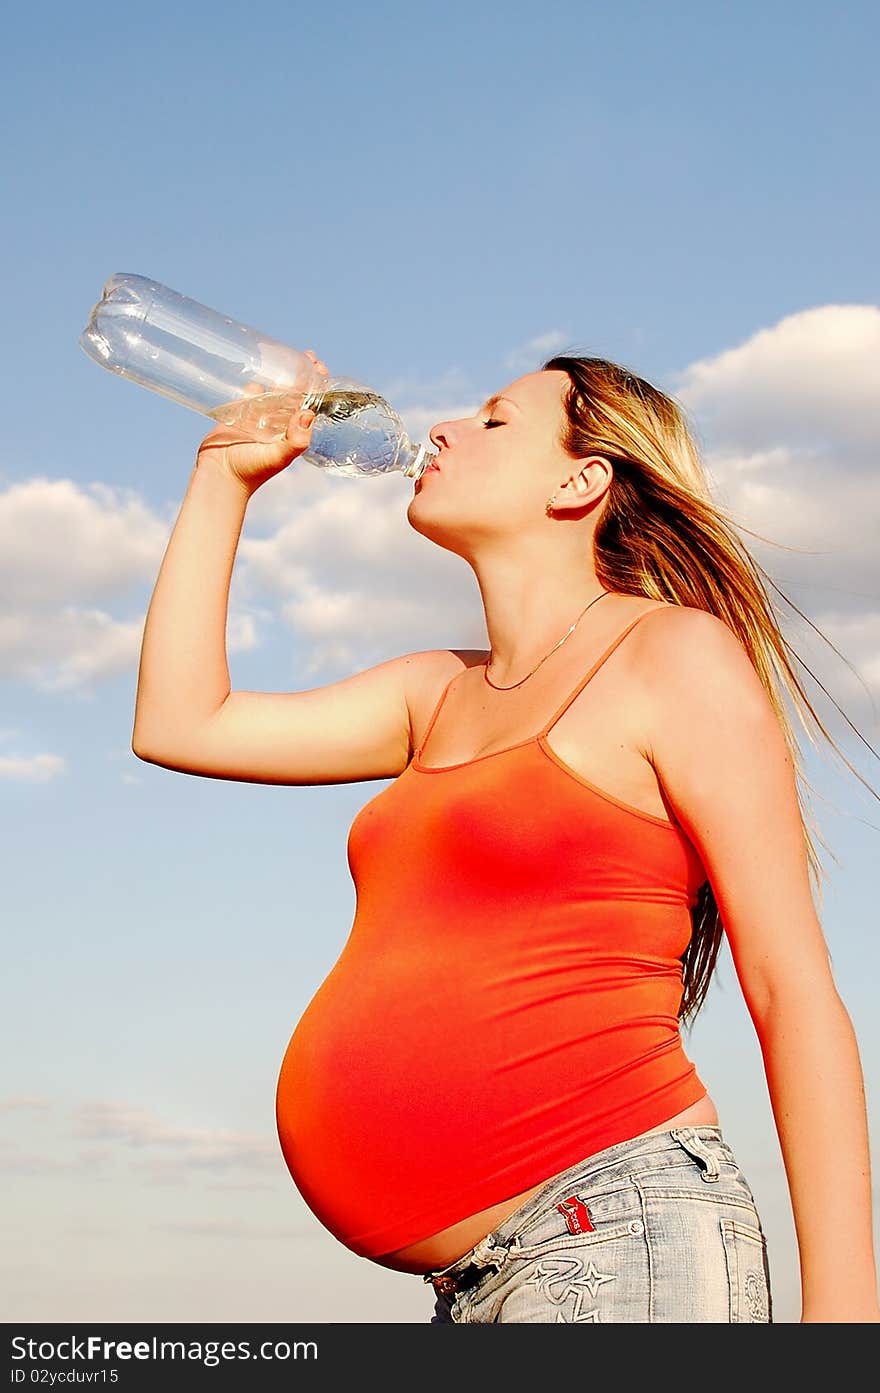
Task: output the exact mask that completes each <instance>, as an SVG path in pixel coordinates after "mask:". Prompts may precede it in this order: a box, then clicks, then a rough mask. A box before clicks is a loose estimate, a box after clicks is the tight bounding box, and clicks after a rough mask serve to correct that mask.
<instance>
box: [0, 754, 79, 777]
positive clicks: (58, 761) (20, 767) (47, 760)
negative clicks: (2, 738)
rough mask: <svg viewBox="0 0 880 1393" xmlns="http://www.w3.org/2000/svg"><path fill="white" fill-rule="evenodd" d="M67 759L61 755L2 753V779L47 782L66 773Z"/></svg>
mask: <svg viewBox="0 0 880 1393" xmlns="http://www.w3.org/2000/svg"><path fill="white" fill-rule="evenodd" d="M66 769H67V761H66V760H65V759H62V757H61V756H60V755H31V756H30V757H24V756H21V757H19V758H16V757H15V756H13V755H0V779H18V780H20V781H21V782H22V783H30V784H47V783H48V782H49V780H50V779H55V778H57V777H58V775H59V774H63V773H65V771H66Z"/></svg>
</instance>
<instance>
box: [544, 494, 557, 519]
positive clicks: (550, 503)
mask: <svg viewBox="0 0 880 1393" xmlns="http://www.w3.org/2000/svg"><path fill="white" fill-rule="evenodd" d="M555 507H556V494H555V493H554V494H553V495H552V496H551V497H550V498H548V499H547V502H546V503H545V504H544V512H545V513H546V514H547V516H548V518H549V517H550V515H551V514H552V512H553V509H554V508H555Z"/></svg>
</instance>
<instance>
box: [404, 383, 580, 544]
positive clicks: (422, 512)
mask: <svg viewBox="0 0 880 1393" xmlns="http://www.w3.org/2000/svg"><path fill="white" fill-rule="evenodd" d="M569 386H570V379H569V377H568V374H567V373H565V372H561V371H555V370H548V371H545V372H532V373H528V374H527V375H526V376H525V377H519V378H517V379H516V381H515V382H512V383H511V384H510V386H508V387H505V388H503V389H502V391H501V392H499V393H498V394H497V395H496V396H494V397H493V398H490V400H489V401H487V402H484V403H483V405H482V406H481V408H480V410H479V411H477V412H476V413H475V414H474V415H473V416H466V417H463V418H462V419H461V420H458V421H439V422H438V423H437V425H435V426H434V427H433V428H432V429H431V432H430V439H431V441H432V443H433V445H434V447H435V449H436V450H437V451H438V455H437V462H436V468H435V469H431V470H428V471H427V472H426V473H424V474H423V475H422V476H421V478H420V479H418V480H417V481H416V484H415V491H414V493H413V497H412V500H411V502H410V505H409V509H408V511H407V517H408V518H409V521H410V523H411V524H412V526H413V527H414V528H415V529H416V531H417V532H421V533H423V535H425V536H427V537H430V538H431V539H432V540H434V541H437V542H440V544H441V545H444V546H447V547H449V548H450V550H453V551H455V550H458V547H456V546H453V545H452V542H453V540H458V541H459V542H461V541H464V540H465V539H466V538H467V537H468V536H472V537H474V536H477V535H482V536H489V535H496V536H497V535H502V534H504V533H510V532H512V531H521V529H522V528H523V527H524V526H529V525H534V524H535V523H538V524H540V525H541V526H544V525H546V522H547V518H546V514H545V511H544V505H545V503H546V501H547V498H548V496H549V495H550V494H552V493H554V492H555V491H556V490H557V489H559V488H560V486H561V485H562V484H564V483H565V481H566V480H567V479H571V478H575V477H576V476H577V473H578V462H577V461H576V460H574V459H572V458H571V456H570V455H567V454H566V453H565V451H564V450H563V448H562V444H561V436H562V432H563V430H564V428H565V424H566V415H565V409H564V407H563V397H564V394H565V392H566V391H567V389H568V387H569Z"/></svg>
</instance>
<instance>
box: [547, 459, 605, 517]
mask: <svg viewBox="0 0 880 1393" xmlns="http://www.w3.org/2000/svg"><path fill="white" fill-rule="evenodd" d="M574 464H575V468H574V470H573V472H572V473H571V474H570V475H569V476H568V478H567V479H564V480H563V481H562V482H561V483H560V485H559V486H558V487H557V489H556V492H555V501H554V504H553V511H554V513H562V512H571V511H573V510H574V509H576V508H585V507H586V506H587V504H590V503H598V502H599V500H600V499H601V498H603V497H604V496H605V494H606V492H607V491H608V488H609V486H610V484H611V480H612V479H613V478H614V468H613V466H612V464H611V461H610V460H608V459H606V458H605V456H604V455H587V456H585V457H584V458H583V459H579V460H575V462H574Z"/></svg>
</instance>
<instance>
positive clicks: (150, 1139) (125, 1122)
mask: <svg viewBox="0 0 880 1393" xmlns="http://www.w3.org/2000/svg"><path fill="white" fill-rule="evenodd" d="M73 1119H74V1133H75V1135H76V1136H78V1137H83V1138H85V1139H87V1140H88V1141H91V1142H93V1143H96V1144H97V1145H99V1146H100V1147H109V1148H116V1147H119V1146H124V1147H130V1148H133V1149H135V1150H137V1151H142V1152H145V1153H147V1154H146V1156H145V1164H146V1165H147V1167H148V1168H150V1169H165V1170H171V1171H175V1172H177V1171H186V1170H190V1169H192V1168H199V1169H202V1168H204V1169H208V1170H226V1169H229V1168H234V1167H237V1166H244V1167H245V1168H246V1169H247V1170H248V1171H252V1170H254V1169H256V1168H272V1167H275V1166H277V1164H278V1154H279V1153H278V1142H277V1139H276V1138H275V1137H274V1136H270V1135H268V1134H267V1135H265V1136H264V1135H258V1134H253V1133H246V1132H237V1131H233V1130H229V1129H215V1128H207V1127H179V1126H175V1125H174V1124H172V1123H168V1122H166V1121H164V1120H163V1119H162V1118H160V1117H156V1116H155V1114H153V1113H150V1112H148V1111H147V1110H146V1109H143V1108H138V1107H132V1106H130V1105H129V1104H125V1103H112V1102H94V1103H83V1104H81V1105H80V1106H79V1107H77V1108H76V1109H75V1110H74V1114H73Z"/></svg>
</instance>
